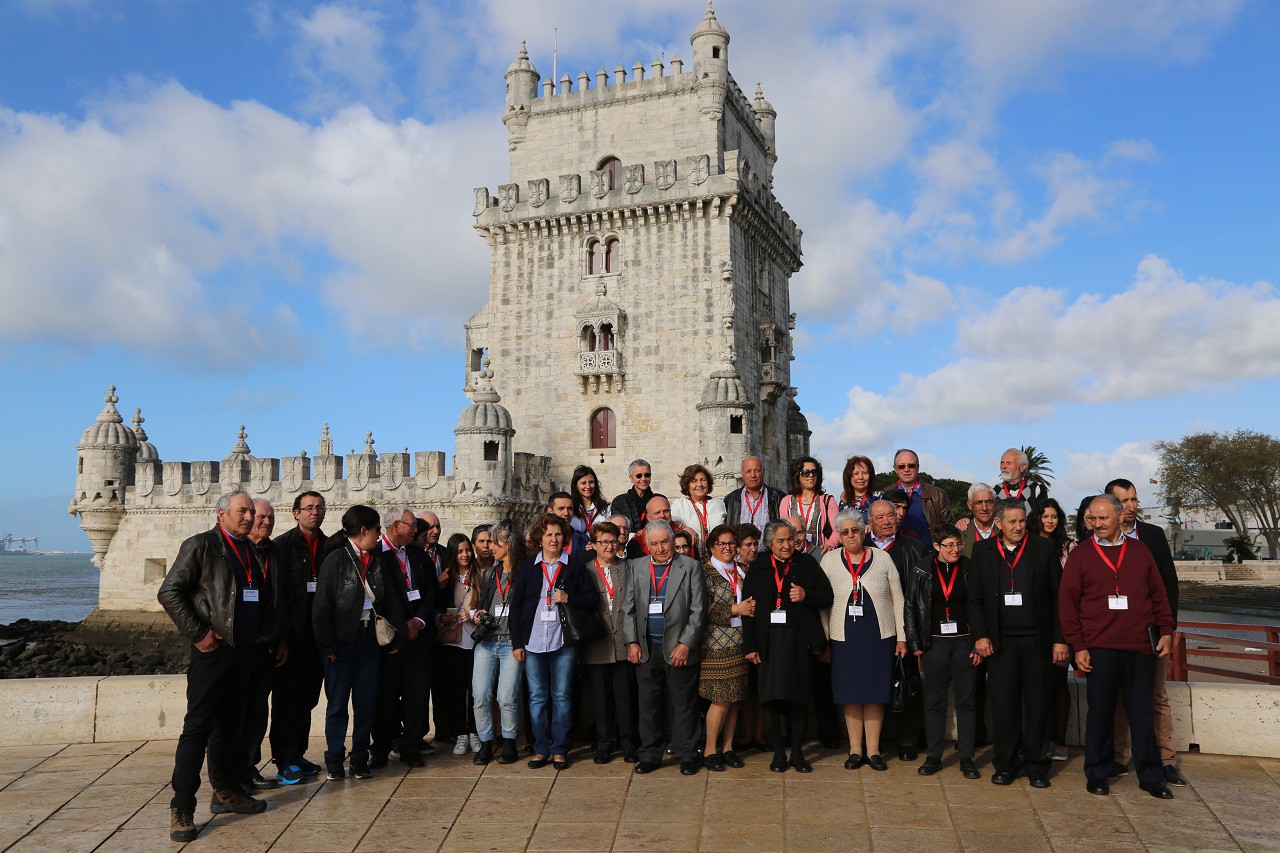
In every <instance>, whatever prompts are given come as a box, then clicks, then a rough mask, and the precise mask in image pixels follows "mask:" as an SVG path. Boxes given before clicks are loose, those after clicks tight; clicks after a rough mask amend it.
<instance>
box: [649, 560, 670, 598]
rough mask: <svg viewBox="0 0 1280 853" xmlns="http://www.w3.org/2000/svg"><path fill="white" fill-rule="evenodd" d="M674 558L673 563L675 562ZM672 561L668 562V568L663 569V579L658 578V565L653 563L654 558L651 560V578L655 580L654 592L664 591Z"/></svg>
mask: <svg viewBox="0 0 1280 853" xmlns="http://www.w3.org/2000/svg"><path fill="white" fill-rule="evenodd" d="M674 562H675V560H672V561H671V563H674ZM671 563H667V566H666V568H664V569H663V570H662V580H658V567H657V566H655V565H654V564H653V560H650V561H649V579H650V580H651V581H653V594H654V595H657V594H658V593H660V592H662V588H663V587H664V586H666V583H667V575H668V574H670V573H671Z"/></svg>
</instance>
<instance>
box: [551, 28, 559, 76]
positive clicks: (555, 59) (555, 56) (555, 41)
mask: <svg viewBox="0 0 1280 853" xmlns="http://www.w3.org/2000/svg"><path fill="white" fill-rule="evenodd" d="M551 32H552V36H551V82H552V83H554V84H555V86H559V85H560V77H559V76H558V73H557V72H558V71H559V69H558V68H557V65H558V64H559V62H560V28H559V27H555V28H554V29H553V30H552V31H551ZM551 91H553V92H554V91H555V87H554V86H553V87H552V89H551Z"/></svg>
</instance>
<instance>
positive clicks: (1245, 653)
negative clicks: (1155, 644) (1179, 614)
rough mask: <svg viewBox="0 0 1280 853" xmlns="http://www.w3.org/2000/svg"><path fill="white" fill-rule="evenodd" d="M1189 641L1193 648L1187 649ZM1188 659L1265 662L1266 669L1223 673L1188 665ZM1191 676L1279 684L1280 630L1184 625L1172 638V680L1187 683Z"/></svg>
mask: <svg viewBox="0 0 1280 853" xmlns="http://www.w3.org/2000/svg"><path fill="white" fill-rule="evenodd" d="M1188 629H1190V630H1188ZM1203 631H1235V632H1238V633H1245V634H1261V635H1263V636H1264V637H1265V638H1266V639H1265V640H1262V639H1258V640H1255V639H1252V638H1249V639H1241V638H1239V637H1225V636H1222V635H1220V634H1205V633H1202V632H1203ZM1188 640H1190V641H1192V645H1190V646H1188V644H1187V641H1188ZM1204 643H1211V644H1213V645H1215V646H1234V647H1236V648H1235V649H1221V648H1206V647H1204V645H1202V644H1204ZM1188 657H1192V658H1225V659H1227V660H1236V661H1262V662H1265V663H1266V665H1267V666H1266V673H1265V674H1262V673H1257V672H1246V671H1242V670H1238V669H1223V668H1222V667H1217V666H1206V665H1204V664H1199V663H1189V662H1188V661H1187V658H1188ZM1192 672H1198V673H1202V674H1204V675H1216V676H1220V677H1222V678H1233V679H1239V680H1241V681H1253V682H1256V683H1258V684H1280V626H1276V625H1247V624H1238V623H1234V622H1183V623H1182V624H1181V625H1179V626H1178V630H1177V632H1176V633H1175V634H1174V635H1173V651H1172V653H1171V654H1170V659H1169V680H1170V681H1186V680H1187V675H1188V673H1192Z"/></svg>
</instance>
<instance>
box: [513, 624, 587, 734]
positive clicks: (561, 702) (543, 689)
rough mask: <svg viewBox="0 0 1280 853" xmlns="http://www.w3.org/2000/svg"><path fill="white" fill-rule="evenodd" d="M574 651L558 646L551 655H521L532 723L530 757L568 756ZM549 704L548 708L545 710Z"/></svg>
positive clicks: (527, 653)
mask: <svg viewBox="0 0 1280 853" xmlns="http://www.w3.org/2000/svg"><path fill="white" fill-rule="evenodd" d="M577 663H578V650H577V648H576V647H572V646H562V647H561V648H559V649H557V650H556V651H554V652H545V653H539V652H530V651H528V650H526V652H525V665H524V672H525V677H526V678H527V679H528V680H529V717H530V719H531V721H532V722H533V752H534V755H544V756H547V757H550V756H553V755H568V753H569V726H571V725H572V724H573V672H574V668H575V667H576V665H577ZM548 702H550V704H551V708H550V709H548V708H547V703H548Z"/></svg>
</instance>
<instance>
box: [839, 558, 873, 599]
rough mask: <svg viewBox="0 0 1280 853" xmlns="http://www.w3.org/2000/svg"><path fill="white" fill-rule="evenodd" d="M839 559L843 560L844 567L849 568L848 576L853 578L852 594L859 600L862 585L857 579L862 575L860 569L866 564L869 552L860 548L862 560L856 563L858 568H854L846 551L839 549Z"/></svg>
mask: <svg viewBox="0 0 1280 853" xmlns="http://www.w3.org/2000/svg"><path fill="white" fill-rule="evenodd" d="M840 559H842V560H844V567H845V568H846V569H848V570H849V576H850V577H851V578H853V594H854V595H855V596H857V597H858V599H859V600H861V598H862V585H861V584H860V583H858V581H859V579H860V578H861V577H862V570H863V568H864V567H865V566H866V565H867V561H868V560H870V559H871V552H870V551H868V550H866V549H865V548H864V549H862V560H861V562H859V563H858V568H856V569H855V568H854V567H853V560H850V559H849V552H848V551H841V552H840Z"/></svg>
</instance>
